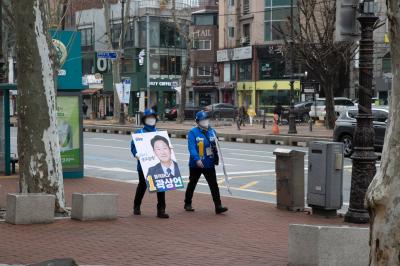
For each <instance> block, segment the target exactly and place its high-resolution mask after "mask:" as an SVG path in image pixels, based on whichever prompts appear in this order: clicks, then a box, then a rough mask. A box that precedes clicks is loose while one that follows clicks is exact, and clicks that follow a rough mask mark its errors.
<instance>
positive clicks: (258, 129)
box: [84, 120, 333, 139]
mask: <svg viewBox="0 0 400 266" xmlns="http://www.w3.org/2000/svg"><path fill="white" fill-rule="evenodd" d="M212 123H214V124H215V125H216V129H217V132H218V133H228V134H232V133H233V134H244V135H246V134H252V135H263V136H264V135H272V122H271V121H269V122H268V123H267V124H266V126H265V129H263V128H262V124H253V126H250V125H249V124H246V126H244V127H243V126H242V127H241V130H238V129H237V126H236V124H235V123H232V122H230V123H229V122H228V123H226V122H216V121H212ZM227 124H228V125H227ZM230 124H232V125H230ZM84 125H87V126H89V125H96V126H110V127H114V126H120V125H119V124H118V123H117V122H116V121H114V120H84ZM194 125H195V123H194V122H190V121H185V122H184V123H183V124H178V123H176V122H175V121H165V122H162V121H159V122H158V124H157V127H158V128H161V129H167V130H168V129H171V130H172V129H175V130H181V129H183V130H189V129H191V128H192V127H193V126H194ZM125 127H128V128H132V127H136V126H135V125H134V124H133V123H127V124H126V125H125ZM279 128H280V135H282V136H284V135H291V134H287V132H288V129H289V128H288V125H281V126H279ZM296 129H297V134H295V136H299V137H300V136H306V137H318V138H330V139H331V138H332V136H333V131H332V130H328V129H326V128H325V127H322V126H313V131H311V132H310V130H309V126H308V124H304V123H303V124H298V125H296Z"/></svg>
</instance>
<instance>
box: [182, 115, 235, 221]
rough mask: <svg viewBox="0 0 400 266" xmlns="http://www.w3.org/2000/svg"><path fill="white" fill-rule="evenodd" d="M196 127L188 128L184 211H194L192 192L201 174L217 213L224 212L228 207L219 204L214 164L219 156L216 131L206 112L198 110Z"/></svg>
mask: <svg viewBox="0 0 400 266" xmlns="http://www.w3.org/2000/svg"><path fill="white" fill-rule="evenodd" d="M196 123H197V127H195V128H193V129H192V130H190V132H189V135H188V148H189V153H190V159H189V169H190V175H189V184H188V186H187V189H186V194H185V205H184V209H185V210H186V211H194V209H193V207H192V198H193V192H194V190H195V188H196V185H197V182H198V181H199V179H200V176H201V175H202V174H203V175H204V177H205V178H206V180H207V183H208V186H209V187H210V191H211V195H212V198H213V201H214V204H215V212H216V213H217V214H220V213H223V212H226V211H227V210H228V208H226V207H223V206H222V204H221V197H220V195H219V188H218V183H217V175H216V172H215V165H218V163H219V162H218V161H219V157H218V150H217V146H216V138H217V135H216V132H215V130H214V129H213V128H212V127H210V120H209V119H208V116H207V113H206V112H204V111H200V112H198V113H197V114H196Z"/></svg>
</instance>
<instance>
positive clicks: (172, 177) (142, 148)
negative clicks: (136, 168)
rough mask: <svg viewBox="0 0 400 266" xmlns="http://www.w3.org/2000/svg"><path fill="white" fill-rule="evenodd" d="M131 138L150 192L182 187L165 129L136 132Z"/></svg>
mask: <svg viewBox="0 0 400 266" xmlns="http://www.w3.org/2000/svg"><path fill="white" fill-rule="evenodd" d="M132 138H133V141H134V143H135V146H136V150H137V152H138V154H137V155H138V156H139V158H140V164H141V165H142V169H143V174H144V176H145V179H146V183H147V188H148V189H149V191H150V192H164V191H168V190H175V189H180V188H183V187H184V186H183V180H182V176H181V173H180V171H179V167H178V164H177V163H176V157H175V153H174V150H173V149H172V148H171V147H172V145H171V141H170V139H169V137H168V133H167V131H158V132H149V133H136V134H132Z"/></svg>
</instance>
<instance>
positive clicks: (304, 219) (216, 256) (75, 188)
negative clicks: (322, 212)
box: [0, 178, 342, 266]
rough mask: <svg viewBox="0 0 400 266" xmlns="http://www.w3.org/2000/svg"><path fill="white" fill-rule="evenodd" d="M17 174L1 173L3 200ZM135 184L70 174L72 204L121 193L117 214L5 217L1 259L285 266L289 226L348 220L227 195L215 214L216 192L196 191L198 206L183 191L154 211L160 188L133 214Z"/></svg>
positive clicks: (172, 194)
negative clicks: (39, 220) (18, 220)
mask: <svg viewBox="0 0 400 266" xmlns="http://www.w3.org/2000/svg"><path fill="white" fill-rule="evenodd" d="M17 187H18V184H17V179H15V178H0V207H1V206H4V204H5V202H4V200H5V193H7V192H15V191H16V190H17ZM135 187H136V186H135V185H132V184H127V183H122V182H117V181H109V180H101V179H95V178H84V179H80V180H71V179H69V180H65V191H66V197H67V204H68V206H70V205H71V194H72V192H115V193H118V194H119V195H120V197H119V211H118V213H119V219H118V220H115V221H92V222H79V221H73V220H69V219H63V220H57V221H56V222H55V223H53V224H49V225H18V226H16V225H10V224H6V223H3V222H1V223H0V236H1V241H0V264H1V263H9V264H18V263H21V264H23V263H33V262H39V261H44V260H47V259H52V258H57V257H58V258H59V257H72V258H75V260H77V262H78V263H80V264H91V265H94V264H96V265H116V266H119V265H286V264H287V253H288V243H287V241H288V225H289V224H291V223H307V224H342V219H340V218H335V219H324V218H319V217H314V216H310V215H308V214H306V213H291V212H286V211H280V210H277V209H276V208H275V207H274V205H272V204H267V203H262V202H255V201H248V200H241V199H234V198H223V203H224V204H225V205H227V206H228V207H229V209H230V210H229V212H228V213H227V214H226V215H218V216H217V215H215V214H214V212H213V209H212V200H211V196H210V195H206V194H199V193H197V194H195V196H194V202H193V205H194V207H195V208H196V211H195V212H194V213H188V212H185V211H183V202H182V201H183V197H184V194H183V192H180V191H173V192H168V193H167V196H166V198H167V211H168V213H169V214H170V215H171V218H170V219H168V220H162V219H158V218H156V217H155V205H156V200H155V199H156V197H155V195H149V194H148V193H146V196H145V198H144V201H143V206H142V216H132V215H131V208H132V199H133V196H134V191H135Z"/></svg>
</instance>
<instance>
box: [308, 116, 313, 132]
mask: <svg viewBox="0 0 400 266" xmlns="http://www.w3.org/2000/svg"><path fill="white" fill-rule="evenodd" d="M312 124H313V121H312V118H310V120H308V127H309V129H310V132H311V131H312Z"/></svg>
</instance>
